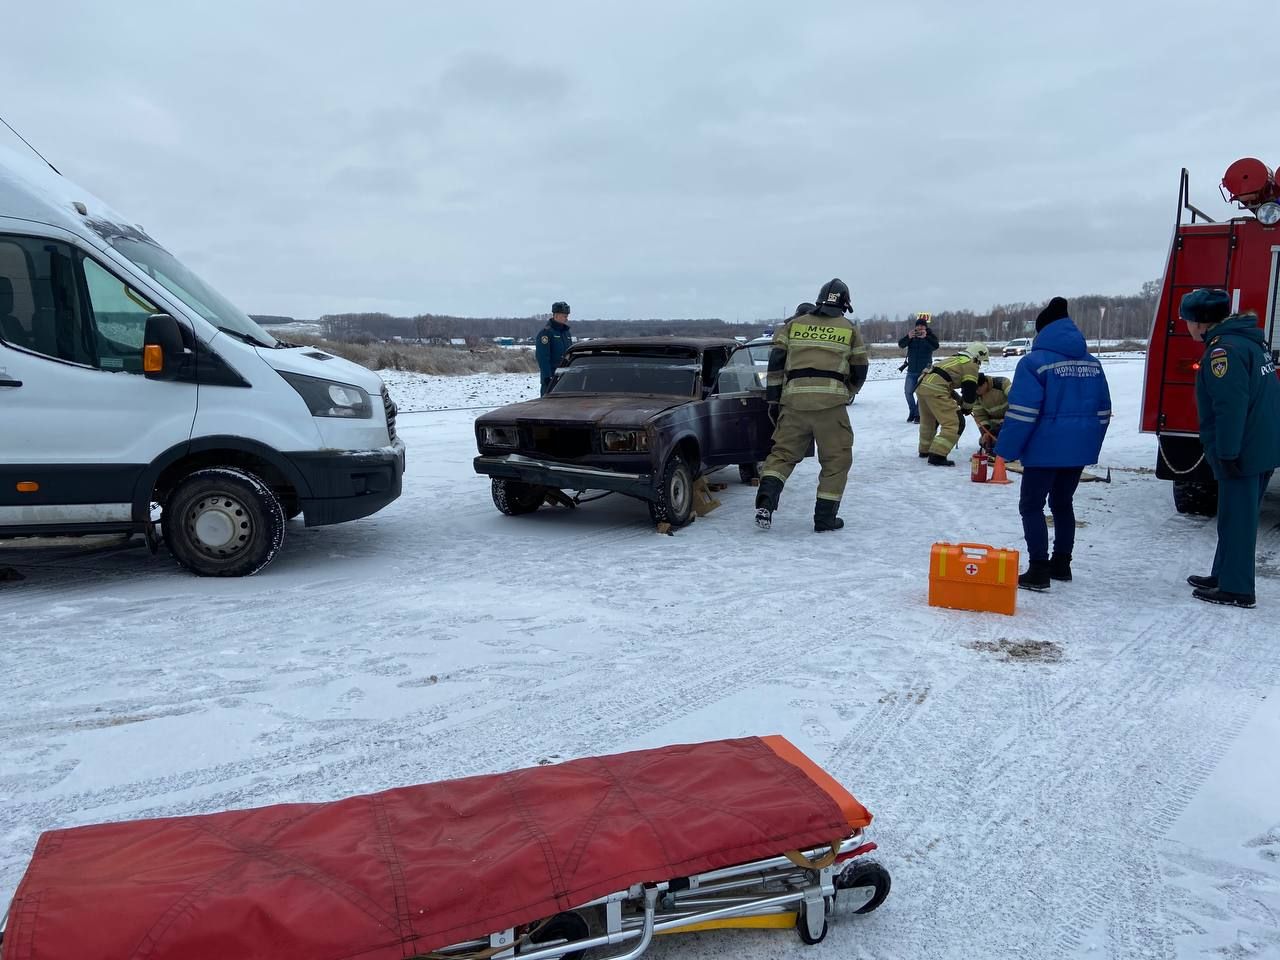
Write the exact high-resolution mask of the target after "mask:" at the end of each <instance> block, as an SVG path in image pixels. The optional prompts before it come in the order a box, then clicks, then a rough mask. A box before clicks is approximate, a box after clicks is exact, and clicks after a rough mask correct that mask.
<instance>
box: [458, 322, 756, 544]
mask: <svg viewBox="0 0 1280 960" xmlns="http://www.w3.org/2000/svg"><path fill="white" fill-rule="evenodd" d="M772 434H773V424H772V423H771V422H770V420H769V415H768V406H767V404H766V403H765V396H764V376H763V374H762V373H760V372H759V371H758V370H757V369H756V366H755V364H754V363H753V362H752V359H751V355H750V353H749V352H748V350H747V349H746V348H745V347H742V346H741V345H740V344H738V343H737V342H735V341H733V340H720V339H695V338H679V337H637V338H634V339H606V340H590V341H585V342H581V343H576V344H574V345H573V346H572V347H570V348H569V350H568V352H567V353H566V354H565V358H564V360H563V361H562V363H561V366H560V367H559V369H557V370H556V374H555V377H554V378H553V380H552V384H551V389H550V391H549V392H548V393H547V395H546V396H544V397H541V398H539V399H537V400H528V401H525V402H524V403H516V404H512V405H510V406H506V407H502V408H500V409H498V410H494V411H491V412H489V413H486V414H485V415H484V416H482V417H480V418H479V419H478V420H477V421H476V445H477V447H478V449H479V451H480V455H479V456H478V457H476V458H475V470H476V473H479V474H483V475H486V476H488V477H490V478H491V485H492V494H493V502H494V505H495V506H496V507H497V508H498V509H499V510H500V511H501V512H502V513H505V514H508V515H516V514H524V513H532V512H533V511H534V510H537V509H538V508H539V507H540V506H541V505H542V504H544V503H555V502H559V503H565V504H574V503H576V502H577V500H578V499H580V498H579V497H570V496H569V495H568V493H567V492H566V491H575V492H578V493H581V492H585V491H588V490H599V491H607V492H613V493H622V494H626V495H627V496H630V497H635V498H636V499H638V500H643V501H645V502H646V503H647V504H648V505H649V514H650V516H651V517H652V518H653V519H654V520H655V521H656V522H665V523H669V524H671V525H672V526H681V525H683V524H685V523H688V522H689V520H690V519H691V518H692V516H693V512H694V484H695V482H696V481H697V480H698V478H699V477H702V476H704V475H706V474H708V473H710V472H712V471H714V470H718V469H720V468H722V467H727V466H733V465H737V466H738V468H739V474H740V476H741V478H742V480H743V481H744V482H749V481H751V480H752V479H754V478H755V477H756V475H757V466H758V464H759V463H760V461H762V460H764V458H765V457H766V456H767V454H768V452H769V447H770V443H771V437H772Z"/></svg>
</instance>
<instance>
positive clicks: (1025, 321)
mask: <svg viewBox="0 0 1280 960" xmlns="http://www.w3.org/2000/svg"><path fill="white" fill-rule="evenodd" d="M1159 294H1160V281H1158V280H1152V281H1149V282H1147V283H1144V284H1143V285H1142V291H1141V292H1140V293H1138V294H1136V295H1133V296H1121V297H1115V296H1112V297H1106V296H1100V295H1096V294H1095V295H1088V296H1079V297H1071V298H1069V301H1070V304H1071V316H1072V319H1074V320H1075V321H1076V324H1077V325H1078V326H1079V327H1080V329H1081V330H1083V331H1084V333H1085V336H1086V337H1087V338H1088V339H1090V340H1095V339H1099V338H1101V339H1104V340H1145V339H1146V338H1147V336H1148V335H1149V333H1150V331H1151V319H1152V317H1153V315H1154V313H1155V308H1156V300H1157V298H1158V297H1159ZM1045 302H1046V303H1047V302H1048V301H1045ZM1044 305H1045V304H1044V303H1003V304H997V305H995V306H993V307H991V309H989V310H987V311H985V312H978V311H974V310H943V311H941V312H935V313H933V315H932V324H933V329H934V331H935V332H936V333H937V335H938V336H939V337H940V338H941V339H943V340H952V341H954V340H972V339H978V338H985V339H990V340H992V341H998V342H999V341H1004V340H1009V339H1012V338H1014V337H1021V336H1031V335H1033V334H1034V333H1035V319H1036V314H1038V313H1039V312H1040V311H1041V310H1042V309H1043V308H1044ZM548 317H549V314H545V313H543V314H534V315H532V316H527V317H454V316H448V315H446V314H435V313H423V314H419V315H418V316H415V317H396V316H392V315H391V314H388V313H332V314H327V315H325V316H323V317H321V318H320V319H319V321H318V322H319V324H320V328H321V331H322V333H323V335H324V336H325V337H326V338H328V339H330V340H337V341H343V342H347V343H374V342H378V341H386V340H395V339H400V340H406V341H414V342H422V343H448V342H449V341H451V340H456V339H461V340H465V341H466V342H468V343H472V344H474V343H479V342H483V341H492V340H494V339H495V338H499V337H504V338H505V337H510V338H511V339H512V340H514V341H516V342H517V343H519V342H530V341H531V340H532V339H533V337H534V336H535V335H536V334H537V332H538V331H539V330H541V329H542V327H543V325H545V324H546V322H547V319H548ZM781 319H783V318H780V317H767V318H762V319H759V320H753V321H750V322H747V323H731V322H728V321H726V320H722V319H719V318H702V319H683V320H659V319H649V320H600V319H595V320H586V319H575V318H571V320H570V327H571V328H572V330H573V332H574V335H575V336H578V337H615V336H628V337H640V336H658V335H663V334H671V335H675V336H699V337H756V336H759V335H760V334H761V333H762V332H763V330H764V329H765V327H767V326H771V325H774V324H777V323H778V322H780V320H781ZM914 319H915V315H914V314H898V315H896V316H893V317H890V316H888V315H887V314H883V313H880V314H873V315H872V316H869V317H862V318H859V320H858V322H859V324H860V325H861V328H862V335H863V337H864V339H866V340H868V341H869V342H874V343H884V342H888V341H893V340H897V339H898V337H900V336H902V334H903V333H905V332H906V330H907V328H908V327H910V325H911V324H912V323H913V322H914Z"/></svg>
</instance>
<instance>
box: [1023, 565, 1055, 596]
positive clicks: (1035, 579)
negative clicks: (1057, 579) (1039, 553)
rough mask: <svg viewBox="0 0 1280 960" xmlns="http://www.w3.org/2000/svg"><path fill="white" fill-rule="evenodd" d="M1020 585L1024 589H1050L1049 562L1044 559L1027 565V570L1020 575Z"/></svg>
mask: <svg viewBox="0 0 1280 960" xmlns="http://www.w3.org/2000/svg"><path fill="white" fill-rule="evenodd" d="M1018 586H1020V587H1021V588H1022V589H1023V590H1041V591H1043V590H1048V589H1049V564H1047V563H1045V562H1044V561H1043V560H1041V561H1039V562H1037V561H1035V560H1032V561H1031V566H1029V567H1027V572H1026V573H1024V574H1023V575H1022V576H1020V577H1018Z"/></svg>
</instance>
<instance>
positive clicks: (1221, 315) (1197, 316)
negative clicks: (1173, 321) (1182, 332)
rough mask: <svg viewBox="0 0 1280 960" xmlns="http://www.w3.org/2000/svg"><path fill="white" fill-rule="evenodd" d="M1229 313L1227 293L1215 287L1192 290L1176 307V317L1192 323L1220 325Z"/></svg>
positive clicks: (1229, 302) (1229, 300)
mask: <svg viewBox="0 0 1280 960" xmlns="http://www.w3.org/2000/svg"><path fill="white" fill-rule="evenodd" d="M1230 313H1231V298H1230V297H1229V296H1227V291H1225V290H1219V289H1217V288H1215V287H1201V288H1200V289H1199V290H1192V291H1191V292H1190V293H1188V294H1187V295H1186V296H1185V297H1183V298H1182V303H1181V304H1179V305H1178V316H1180V317H1182V319H1183V320H1190V321H1191V322H1192V323H1209V324H1213V323H1221V322H1222V321H1223V320H1225V319H1227V315H1228V314H1230Z"/></svg>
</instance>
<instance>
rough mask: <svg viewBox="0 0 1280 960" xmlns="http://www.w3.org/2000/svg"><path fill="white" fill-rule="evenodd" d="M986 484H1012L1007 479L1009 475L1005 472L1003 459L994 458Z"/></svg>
mask: <svg viewBox="0 0 1280 960" xmlns="http://www.w3.org/2000/svg"><path fill="white" fill-rule="evenodd" d="M987 483H1013V481H1012V480H1010V479H1009V474H1008V473H1006V472H1005V467H1004V457H996V462H995V465H994V466H992V468H991V477H990V479H988V480H987Z"/></svg>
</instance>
